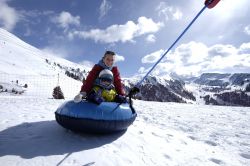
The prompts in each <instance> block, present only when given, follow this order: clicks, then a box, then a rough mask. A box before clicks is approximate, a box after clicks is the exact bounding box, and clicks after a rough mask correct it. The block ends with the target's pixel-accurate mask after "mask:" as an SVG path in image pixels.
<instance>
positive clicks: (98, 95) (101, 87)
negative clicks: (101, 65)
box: [87, 69, 127, 104]
mask: <svg viewBox="0 0 250 166" xmlns="http://www.w3.org/2000/svg"><path fill="white" fill-rule="evenodd" d="M113 80H114V79H113V73H112V72H111V71H110V70H108V69H104V70H102V71H101V72H100V74H99V76H98V78H97V79H96V80H95V83H94V87H93V88H92V90H91V92H90V93H89V94H88V96H87V100H89V101H91V102H94V103H96V104H101V103H102V102H104V101H106V102H117V103H127V99H126V97H125V96H122V95H119V94H117V92H116V90H115V86H114V84H113Z"/></svg>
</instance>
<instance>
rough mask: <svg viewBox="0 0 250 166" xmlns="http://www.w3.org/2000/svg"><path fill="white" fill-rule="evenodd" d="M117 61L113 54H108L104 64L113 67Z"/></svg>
mask: <svg viewBox="0 0 250 166" xmlns="http://www.w3.org/2000/svg"><path fill="white" fill-rule="evenodd" d="M114 61H115V56H114V55H111V54H106V55H105V57H104V58H103V62H104V64H105V65H106V66H108V67H112V66H113V64H114Z"/></svg>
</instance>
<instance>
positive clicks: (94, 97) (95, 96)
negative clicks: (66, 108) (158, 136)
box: [88, 91, 105, 105]
mask: <svg viewBox="0 0 250 166" xmlns="http://www.w3.org/2000/svg"><path fill="white" fill-rule="evenodd" d="M88 100H89V101H92V102H93V103H95V104H98V105H99V104H101V103H102V102H104V101H105V100H104V99H103V98H102V97H101V96H100V95H98V94H97V93H95V92H94V91H93V92H91V93H90V94H89V95H88Z"/></svg>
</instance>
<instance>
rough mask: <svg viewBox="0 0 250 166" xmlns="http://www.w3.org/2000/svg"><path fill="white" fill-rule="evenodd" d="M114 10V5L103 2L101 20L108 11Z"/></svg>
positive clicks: (105, 0)
mask: <svg viewBox="0 0 250 166" xmlns="http://www.w3.org/2000/svg"><path fill="white" fill-rule="evenodd" d="M111 8H112V5H111V3H110V2H109V1H107V0H103V1H102V3H101V6H100V16H99V19H102V18H103V17H104V16H105V15H106V14H107V13H108V11H109V10H110V9H111Z"/></svg>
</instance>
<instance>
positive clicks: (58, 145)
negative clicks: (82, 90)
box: [0, 121, 125, 159]
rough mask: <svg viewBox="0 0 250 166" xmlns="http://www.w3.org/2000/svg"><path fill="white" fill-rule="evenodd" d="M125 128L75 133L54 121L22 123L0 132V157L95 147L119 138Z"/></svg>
mask: <svg viewBox="0 0 250 166" xmlns="http://www.w3.org/2000/svg"><path fill="white" fill-rule="evenodd" d="M124 133H125V131H123V132H119V133H114V134H110V135H89V134H77V133H74V132H71V131H68V130H66V129H63V128H62V127H61V126H59V125H58V124H57V122H56V121H41V122H31V123H22V124H19V125H17V126H13V127H10V128H8V129H5V130H3V131H0V157H2V156H5V155H16V156H20V157H22V158H27V159H30V158H33V157H37V156H49V155H62V154H66V153H69V154H70V153H73V152H79V151H84V150H88V149H93V148H97V147H100V146H103V145H105V144H108V143H111V142H113V141H115V140H116V139H118V138H119V137H121V136H122V135H123V134H124Z"/></svg>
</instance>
